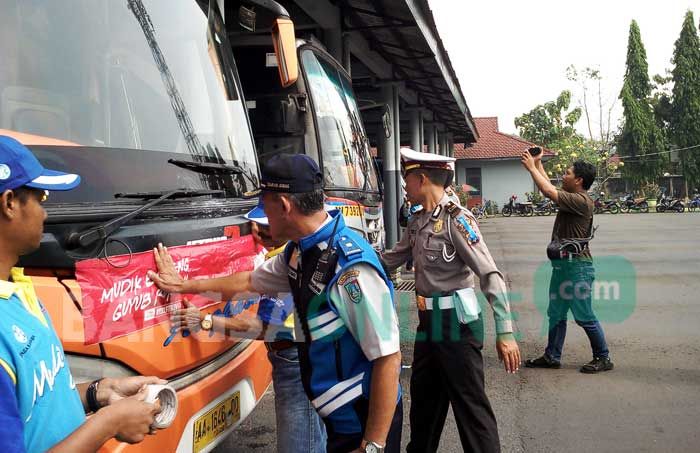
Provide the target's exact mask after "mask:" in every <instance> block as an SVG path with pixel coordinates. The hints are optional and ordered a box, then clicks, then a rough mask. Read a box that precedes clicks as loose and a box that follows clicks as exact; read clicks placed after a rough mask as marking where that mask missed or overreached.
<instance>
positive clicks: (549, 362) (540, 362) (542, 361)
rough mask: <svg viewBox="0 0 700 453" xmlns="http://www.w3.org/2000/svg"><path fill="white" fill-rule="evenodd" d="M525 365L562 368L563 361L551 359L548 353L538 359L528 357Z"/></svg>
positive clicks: (529, 366)
mask: <svg viewBox="0 0 700 453" xmlns="http://www.w3.org/2000/svg"><path fill="white" fill-rule="evenodd" d="M525 366H526V367H528V368H554V369H557V368H561V362H559V361H557V360H553V359H550V358H549V357H547V355H546V354H545V355H543V356H542V357H538V358H536V359H528V360H526V361H525Z"/></svg>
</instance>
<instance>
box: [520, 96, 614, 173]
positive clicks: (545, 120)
mask: <svg viewBox="0 0 700 453" xmlns="http://www.w3.org/2000/svg"><path fill="white" fill-rule="evenodd" d="M570 106H571V92H570V91H566V90H565V91H562V92H561V94H560V95H559V96H558V97H557V99H556V100H555V101H551V102H547V103H545V104H542V105H538V106H537V107H535V108H534V109H532V110H530V111H529V112H527V113H525V114H523V115H521V116H519V117H517V118H516V119H515V126H516V127H517V128H518V131H519V134H520V136H521V137H523V138H524V139H526V140H528V141H530V142H533V143H537V144H538V145H541V146H544V147H545V148H547V149H549V150H551V151H553V152H554V153H555V156H554V157H553V158H550V159H548V160H547V161H546V162H545V169H546V170H547V173H548V174H549V175H550V176H551V177H559V176H560V175H561V174H562V173H563V172H564V171H565V170H566V169H567V168H568V167H570V166H571V165H572V164H573V163H574V162H575V161H576V160H579V159H581V160H584V161H586V162H590V163H592V164H594V165H596V167H597V168H598V174H599V175H603V176H604V177H609V175H611V174H612V173H613V172H614V171H615V170H617V164H615V163H611V162H610V161H609V157H610V154H611V150H610V147H607V148H603V147H601V146H600V143H599V142H598V141H597V140H589V139H586V138H584V137H583V136H582V135H581V134H579V133H578V132H577V131H576V127H575V125H576V123H577V122H578V120H579V119H580V118H581V114H582V110H581V108H579V107H576V108H573V109H570ZM606 175H607V176H606Z"/></svg>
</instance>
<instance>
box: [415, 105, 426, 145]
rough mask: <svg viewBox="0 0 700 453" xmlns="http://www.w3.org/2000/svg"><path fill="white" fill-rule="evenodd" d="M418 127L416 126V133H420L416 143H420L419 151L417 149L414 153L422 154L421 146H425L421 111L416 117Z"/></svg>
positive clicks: (423, 119)
mask: <svg viewBox="0 0 700 453" xmlns="http://www.w3.org/2000/svg"><path fill="white" fill-rule="evenodd" d="M418 119H419V120H420V121H419V123H420V124H419V125H418V131H419V132H420V140H419V141H418V143H420V149H417V150H416V151H418V152H421V153H422V152H423V146H424V145H425V117H424V116H423V110H421V111H420V112H419V115H418Z"/></svg>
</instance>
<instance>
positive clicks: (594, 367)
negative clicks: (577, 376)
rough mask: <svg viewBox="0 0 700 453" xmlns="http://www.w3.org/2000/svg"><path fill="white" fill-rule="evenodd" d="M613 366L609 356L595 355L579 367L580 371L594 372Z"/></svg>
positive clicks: (609, 368) (608, 369)
mask: <svg viewBox="0 0 700 453" xmlns="http://www.w3.org/2000/svg"><path fill="white" fill-rule="evenodd" d="M613 368H614V365H613V363H612V362H611V361H610V358H609V357H596V358H595V359H593V360H591V361H590V362H588V363H587V364H585V365H584V366H582V367H581V370H580V371H581V373H587V374H595V373H600V372H601V371H610V370H612V369H613Z"/></svg>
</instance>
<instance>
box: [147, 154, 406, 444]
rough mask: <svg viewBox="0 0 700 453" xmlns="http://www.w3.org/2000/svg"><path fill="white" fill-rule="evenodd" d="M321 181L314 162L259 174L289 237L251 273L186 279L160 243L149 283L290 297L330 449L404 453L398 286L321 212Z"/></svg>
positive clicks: (274, 162) (297, 158)
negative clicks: (395, 300) (280, 250)
mask: <svg viewBox="0 0 700 453" xmlns="http://www.w3.org/2000/svg"><path fill="white" fill-rule="evenodd" d="M322 183H323V176H322V174H321V171H320V170H319V168H318V165H317V164H316V163H315V162H314V161H313V160H312V159H310V158H309V157H308V156H305V155H289V154H280V155H277V156H274V157H272V158H271V159H270V160H269V161H268V162H267V164H266V165H265V166H264V167H263V170H262V178H261V184H260V185H261V188H262V191H263V193H262V197H261V198H262V201H263V202H264V211H265V214H266V215H267V217H268V220H269V224H270V234H271V236H272V238H273V239H280V238H289V239H290V242H289V243H288V245H287V247H286V248H285V251H284V253H282V254H280V255H278V256H277V257H275V258H273V259H271V260H269V261H267V262H265V264H263V265H262V266H260V267H259V268H257V269H256V270H255V271H253V272H243V273H237V274H233V275H230V276H228V277H222V278H217V279H206V280H183V279H182V278H181V277H180V276H179V275H178V273H177V271H176V270H175V267H174V265H173V263H172V259H171V258H170V256H169V255H168V253H167V250H166V249H165V248H163V247H160V246H159V249H158V250H156V253H155V257H156V263H157V264H158V272H159V273H158V274H155V273H151V274H149V277H150V278H151V280H152V281H154V282H155V283H156V285H158V286H159V287H160V288H161V289H163V290H165V291H169V292H180V293H200V292H208V291H212V292H219V293H222V294H223V295H224V296H225V297H226V296H228V295H232V294H235V293H240V292H246V291H253V292H258V293H284V292H291V293H292V295H293V297H294V305H295V308H296V316H297V320H298V321H299V322H295V327H296V330H297V339H301V338H303V341H302V342H299V359H300V365H301V373H302V382H303V384H304V388H305V390H306V394H307V395H308V397H309V399H310V400H311V403H312V405H313V406H314V407H315V408H316V410H317V411H318V413H319V415H321V417H322V418H323V420H324V423H325V425H326V431H327V434H328V443H327V451H329V452H339V453H340V452H343V453H344V452H351V451H352V452H355V451H360V452H368V453H374V452H382V451H387V452H398V451H400V448H401V425H402V418H403V416H402V413H403V409H402V405H401V389H400V386H399V372H400V365H401V355H400V351H399V330H398V320H397V316H396V311H395V308H394V306H393V287H392V285H391V281H390V280H389V279H388V278H387V276H386V274H385V272H384V270H383V268H382V266H381V263H380V262H379V260H378V258H377V255H376V253H375V252H374V250H373V249H372V248H371V246H370V245H369V244H368V243H367V242H366V241H365V240H364V239H363V238H362V237H361V236H359V235H358V234H357V233H355V232H353V231H352V230H350V229H349V228H348V227H347V226H346V225H345V222H344V220H343V216H342V214H340V212H338V211H334V212H332V213H330V215H329V214H328V213H326V212H325V210H324V206H323V201H324V193H323V186H322ZM215 327H216V326H215ZM297 341H299V340H297Z"/></svg>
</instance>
